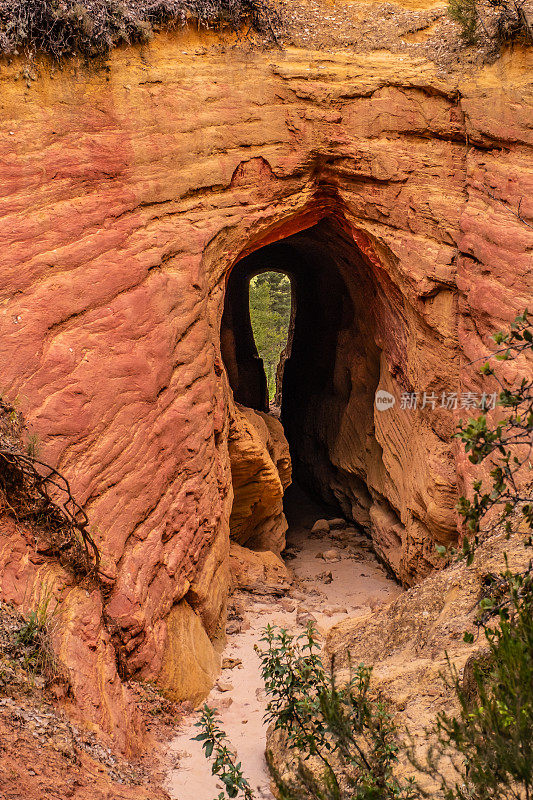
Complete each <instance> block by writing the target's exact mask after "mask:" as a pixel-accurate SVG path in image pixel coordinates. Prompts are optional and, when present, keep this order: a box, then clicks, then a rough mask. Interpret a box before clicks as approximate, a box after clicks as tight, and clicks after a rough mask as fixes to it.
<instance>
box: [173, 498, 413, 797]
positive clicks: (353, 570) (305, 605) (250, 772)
mask: <svg viewBox="0 0 533 800" xmlns="http://www.w3.org/2000/svg"><path fill="white" fill-rule="evenodd" d="M289 492H290V495H289V497H288V501H289V502H288V507H287V517H288V520H289V532H288V534H287V551H286V555H287V557H288V561H287V563H288V566H289V568H290V569H291V570H292V571H293V572H294V576H295V580H294V584H293V586H292V587H291V590H290V591H289V592H288V594H287V595H286V596H285V597H281V598H280V597H272V596H263V597H260V596H254V595H250V594H247V593H243V592H238V593H236V595H234V597H233V613H232V614H231V615H230V616H231V617H233V619H230V622H229V625H228V628H229V630H230V631H231V630H236V632H235V633H230V634H229V635H228V644H227V646H226V648H225V650H224V653H223V657H224V659H234V660H240V661H241V662H242V664H240V665H238V666H233V668H226V669H223V670H222V674H221V676H220V678H219V680H218V682H217V683H218V686H219V687H220V688H217V687H216V686H215V688H214V689H213V691H212V692H211V694H210V695H209V697H208V699H207V702H208V703H209V705H211V706H213V707H216V708H217V709H218V710H219V714H220V724H221V726H222V728H223V729H224V730H225V731H226V733H227V735H228V737H229V739H230V740H231V742H232V744H233V745H234V747H235V750H236V751H237V753H238V756H239V759H240V760H241V761H242V765H243V770H244V772H245V775H246V777H247V778H248V780H249V782H250V784H251V786H252V788H253V789H254V791H255V795H256V797H257V798H259V800H261V798H269V800H270V798H272V794H271V792H270V789H269V783H270V779H269V776H268V771H267V768H266V763H265V758H264V750H265V734H266V726H265V724H264V722H263V715H264V710H265V704H266V701H265V699H264V690H263V684H262V681H261V678H260V675H259V658H258V656H257V655H256V653H255V651H254V645H255V644H257V643H258V642H259V639H260V638H261V631H262V629H263V628H264V627H265V625H266V624H267V623H270V624H272V625H280V626H283V627H285V628H288V629H289V630H291V631H295V632H296V631H298V630H301V629H302V628H303V627H305V624H306V622H307V619H308V618H309V615H310V614H311V615H312V616H313V617H314V618H315V620H316V623H317V627H318V629H319V631H320V632H321V633H326V631H327V630H328V628H330V627H331V625H333V624H335V623H336V622H338V621H339V620H341V619H343V618H345V617H347V616H351V617H354V616H358V615H363V614H368V613H369V612H370V611H371V610H373V609H374V608H376V607H379V606H381V605H382V604H383V603H388V602H390V601H391V600H392V599H393V598H394V597H396V596H397V595H398V594H399V592H400V591H401V589H400V588H399V586H398V585H397V584H396V583H394V581H392V580H391V579H390V578H389V577H388V576H387V574H386V573H385V571H384V569H383V568H382V567H381V565H380V564H379V563H378V562H377V561H376V559H375V557H374V555H373V554H372V552H371V550H370V548H369V542H368V540H367V539H366V538H365V537H363V536H361V534H360V533H359V532H358V531H356V530H355V529H354V528H348V527H346V528H344V529H335V530H330V531H329V532H326V533H320V534H311V533H310V530H311V527H312V526H313V523H314V522H315V521H316V520H317V519H323V518H326V519H331V517H332V514H331V513H329V514H326V513H325V512H324V509H321V508H320V506H316V505H314V504H313V503H312V502H311V501H310V500H309V499H308V498H306V496H305V495H303V493H302V492H301V491H299V490H298V489H297V488H296V487H295V488H293V487H291V489H290V490H289ZM330 551H336V552H330ZM320 553H322V554H325V555H326V556H327V558H328V559H329V558H331V559H332V560H331V561H330V560H328V561H325V560H324V559H323V558H322V557H320V556H319V555H318V554H320ZM317 556H318V557H317ZM329 573H331V579H330V575H329ZM230 686H231V688H229V687H230ZM221 689H223V690H224V691H221ZM198 716H199V715H198V713H193V714H191V715H190V716H189V717H188V718H187V719H186V721H185V722H184V724H183V726H182V728H181V730H180V731H179V733H178V735H177V736H176V737H175V739H173V740H172V742H171V745H170V755H171V759H172V762H173V764H174V765H175V768H173V769H172V770H171V772H170V774H169V776H168V783H167V787H166V788H167V791H168V792H169V794H170V795H171V797H173V798H176V799H177V800H214V798H216V797H218V794H219V792H220V791H221V790H222V785H221V784H220V783H219V782H217V780H216V779H215V778H214V777H213V776H212V775H211V768H210V765H209V763H208V762H207V761H206V759H205V758H204V756H203V752H202V750H201V746H200V743H198V742H193V741H191V737H192V736H195V735H196V733H197V732H198V730H197V729H196V728H194V723H195V722H196V721H197V720H198Z"/></svg>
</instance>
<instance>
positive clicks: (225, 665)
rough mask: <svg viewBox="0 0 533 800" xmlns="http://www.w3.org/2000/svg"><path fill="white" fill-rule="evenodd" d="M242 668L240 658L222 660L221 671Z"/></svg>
mask: <svg viewBox="0 0 533 800" xmlns="http://www.w3.org/2000/svg"><path fill="white" fill-rule="evenodd" d="M241 666H242V659H241V658H223V659H222V669H235V667H241Z"/></svg>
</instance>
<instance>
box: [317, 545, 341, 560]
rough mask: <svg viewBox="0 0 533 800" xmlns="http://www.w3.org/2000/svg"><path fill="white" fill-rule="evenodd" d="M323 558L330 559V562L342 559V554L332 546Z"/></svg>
mask: <svg viewBox="0 0 533 800" xmlns="http://www.w3.org/2000/svg"><path fill="white" fill-rule="evenodd" d="M322 558H323V559H324V561H329V562H333V561H340V560H341V554H340V553H339V551H338V550H337V549H336V548H335V547H332V548H331V550H326V552H325V553H324V555H323V556H322Z"/></svg>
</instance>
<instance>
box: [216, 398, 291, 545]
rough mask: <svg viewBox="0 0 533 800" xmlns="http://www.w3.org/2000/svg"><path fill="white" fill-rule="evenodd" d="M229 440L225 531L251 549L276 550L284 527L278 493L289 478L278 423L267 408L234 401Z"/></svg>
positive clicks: (288, 463) (285, 446)
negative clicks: (229, 505) (229, 504)
mask: <svg viewBox="0 0 533 800" xmlns="http://www.w3.org/2000/svg"><path fill="white" fill-rule="evenodd" d="M228 444H229V456H230V462H231V481H232V485H233V494H234V497H233V507H232V509H231V516H230V521H229V522H230V537H231V538H232V539H233V540H234V541H235V542H238V543H239V544H241V545H246V547H248V548H250V549H251V550H271V551H272V552H274V553H277V554H278V555H279V553H280V552H281V551H282V550H283V549H284V547H285V531H286V530H287V521H286V520H285V515H284V514H283V493H284V491H285V489H286V488H287V486H288V485H289V484H290V482H291V459H290V455H289V447H288V444H287V440H286V439H285V436H284V434H283V427H282V425H281V423H280V422H279V420H277V419H275V418H274V417H272V416H269V415H268V414H262V413H260V412H257V411H253V410H252V409H250V408H245V407H244V406H239V405H237V404H236V405H235V416H234V418H233V421H232V425H231V427H230V434H229V442H228Z"/></svg>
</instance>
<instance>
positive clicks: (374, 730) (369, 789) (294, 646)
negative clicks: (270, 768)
mask: <svg viewBox="0 0 533 800" xmlns="http://www.w3.org/2000/svg"><path fill="white" fill-rule="evenodd" d="M261 641H262V642H263V643H264V644H265V648H264V649H263V650H261V649H258V652H259V655H260V658H261V663H262V667H261V673H262V677H263V680H264V683H265V689H266V693H267V696H268V697H269V698H270V700H269V702H268V705H267V719H268V720H269V721H271V722H272V723H273V725H274V729H281V730H283V731H284V732H285V734H286V738H287V742H288V746H289V748H290V749H292V750H295V751H296V752H297V754H298V758H299V767H298V779H299V785H298V786H290V787H289V786H287V785H286V783H284V782H283V780H282V779H281V778H280V776H279V775H278V776H277V782H278V788H279V789H280V792H281V795H282V796H283V797H286V798H289V797H297V798H316V800H326V798H331V800H339V799H340V798H341V797H346V796H349V797H351V798H353V800H372V799H373V798H376V799H377V798H380V799H382V800H385V799H386V798H404V799H405V800H407V799H408V798H412V797H414V796H415V795H414V794H413V792H414V787H413V785H412V784H411V783H401V782H400V781H399V780H398V779H397V778H396V777H395V776H394V774H393V768H394V765H395V764H396V762H397V760H398V747H399V745H398V732H397V729H396V726H395V724H394V721H393V719H392V717H391V715H390V713H389V712H388V710H387V706H386V703H385V701H384V699H383V697H381V695H379V694H377V695H373V694H372V693H371V691H370V682H371V676H372V668H371V667H365V666H364V665H363V664H360V665H359V666H358V667H357V668H356V669H354V670H353V672H352V674H351V675H350V678H349V680H348V682H347V683H346V684H344V685H343V686H341V687H339V686H338V685H337V682H336V680H335V673H334V669H333V666H334V665H333V664H331V668H330V669H329V670H328V671H326V670H325V669H324V667H323V664H322V659H321V656H320V651H319V646H318V643H317V640H316V631H315V629H314V628H313V626H312V625H309V626H308V627H307V630H306V631H305V633H303V634H301V635H299V636H292V635H291V634H289V633H288V632H287V631H286V630H284V629H276V628H273V627H271V626H267V628H266V629H265V631H264V636H263V638H262V639H261ZM310 759H312V760H313V761H314V763H315V764H319V770H318V774H317V773H316V770H313V769H312V768H309V767H307V766H306V761H309V760H310Z"/></svg>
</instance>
